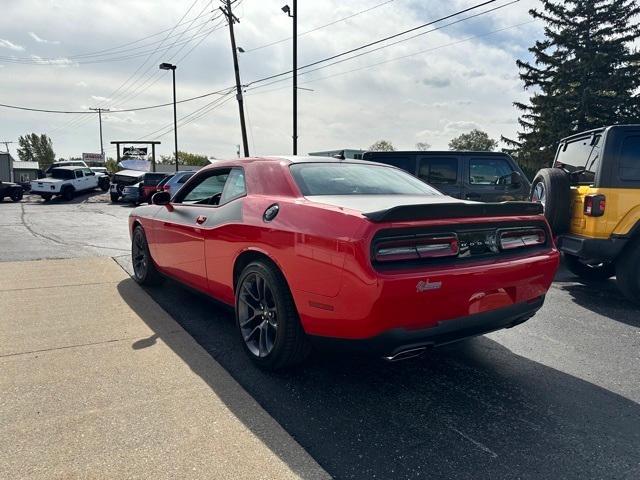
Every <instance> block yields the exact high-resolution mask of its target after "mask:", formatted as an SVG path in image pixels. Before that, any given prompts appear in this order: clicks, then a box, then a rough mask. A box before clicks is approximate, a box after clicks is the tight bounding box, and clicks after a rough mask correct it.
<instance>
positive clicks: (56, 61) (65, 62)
mask: <svg viewBox="0 0 640 480" xmlns="http://www.w3.org/2000/svg"><path fill="white" fill-rule="evenodd" d="M30 57H31V60H33V61H34V62H35V63H38V64H40V65H53V66H56V67H69V66H72V65H73V66H78V64H77V63H76V62H74V61H73V60H70V59H68V58H64V57H60V58H42V57H40V56H38V55H30Z"/></svg>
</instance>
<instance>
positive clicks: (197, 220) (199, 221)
mask: <svg viewBox="0 0 640 480" xmlns="http://www.w3.org/2000/svg"><path fill="white" fill-rule="evenodd" d="M206 221H207V217H205V216H204V215H198V218H196V223H197V224H198V225H202V224H203V223H204V222H206Z"/></svg>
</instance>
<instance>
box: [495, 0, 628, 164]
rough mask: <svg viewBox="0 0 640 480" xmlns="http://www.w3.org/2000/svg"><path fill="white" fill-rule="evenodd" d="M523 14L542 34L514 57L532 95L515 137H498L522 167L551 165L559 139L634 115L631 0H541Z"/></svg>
mask: <svg viewBox="0 0 640 480" xmlns="http://www.w3.org/2000/svg"><path fill="white" fill-rule="evenodd" d="M541 3H542V7H543V8H542V9H540V10H538V9H532V10H530V11H529V13H530V14H531V15H532V16H533V17H534V18H537V19H540V20H543V21H544V22H545V23H546V25H545V29H544V33H545V38H544V40H542V41H536V43H535V45H534V46H533V47H531V48H530V49H529V51H530V52H531V53H532V54H533V56H534V61H533V62H526V61H520V60H519V61H517V65H518V67H519V68H520V78H521V80H522V81H523V82H524V87H525V89H527V90H532V91H533V94H532V96H531V97H530V99H529V103H528V104H525V103H520V102H515V103H514V105H515V106H516V108H517V109H518V110H519V111H521V112H522V113H521V116H520V118H519V120H518V122H519V124H520V127H521V130H520V132H519V133H518V137H517V139H508V138H504V137H503V138H502V140H503V141H504V142H505V143H506V144H507V145H508V147H509V148H508V149H506V150H507V151H508V152H510V153H512V154H513V155H514V156H515V157H516V158H517V159H518V161H519V162H520V164H521V165H522V166H523V168H525V170H527V171H528V172H532V171H535V170H537V169H539V168H542V167H544V166H548V165H550V164H551V162H552V160H553V157H554V155H555V151H556V148H557V145H558V141H559V140H560V139H561V138H563V137H566V136H568V135H571V134H572V133H576V132H580V131H584V130H588V129H591V128H597V127H601V126H606V125H612V124H621V123H636V122H638V121H639V120H640V96H639V95H638V89H639V88H640V53H639V52H638V51H637V50H634V49H633V46H632V42H633V41H634V40H635V39H637V38H639V37H640V25H639V24H638V15H639V14H640V6H639V5H638V3H637V1H636V0H562V1H560V0H555V1H552V0H541Z"/></svg>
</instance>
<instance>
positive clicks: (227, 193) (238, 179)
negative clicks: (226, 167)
mask: <svg viewBox="0 0 640 480" xmlns="http://www.w3.org/2000/svg"><path fill="white" fill-rule="evenodd" d="M246 193H247V189H246V188H245V185H244V171H243V170H241V169H240V168H234V169H233V170H231V172H229V178H227V183H226V184H225V186H224V191H223V192H222V196H221V197H220V204H223V203H227V202H229V201H231V200H233V199H234V198H238V197H242V196H243V195H245V194H246Z"/></svg>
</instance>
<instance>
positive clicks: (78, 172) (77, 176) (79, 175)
mask: <svg viewBox="0 0 640 480" xmlns="http://www.w3.org/2000/svg"><path fill="white" fill-rule="evenodd" d="M82 177H84V172H83V171H82V170H76V178H82Z"/></svg>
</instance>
